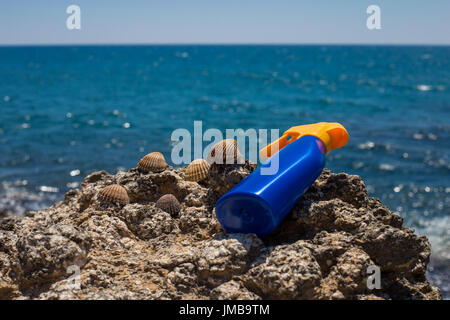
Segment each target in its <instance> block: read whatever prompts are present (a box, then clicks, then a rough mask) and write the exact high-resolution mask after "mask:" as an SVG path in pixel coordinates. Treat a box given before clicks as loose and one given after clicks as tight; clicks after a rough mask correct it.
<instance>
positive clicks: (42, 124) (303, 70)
mask: <svg viewBox="0 0 450 320" xmlns="http://www.w3.org/2000/svg"><path fill="white" fill-rule="evenodd" d="M0 108H1V112H0V211H4V212H9V213H14V214H19V215H20V214H22V213H23V211H24V210H26V209H38V208H42V207H45V206H47V205H49V204H50V203H51V202H53V201H55V200H60V199H62V198H63V194H64V192H66V191H67V190H68V189H70V188H76V187H77V186H78V184H79V182H80V181H82V179H83V177H84V176H85V175H87V174H89V173H90V172H92V171H95V170H99V169H106V170H108V171H110V172H116V171H117V170H118V169H120V168H130V167H135V166H136V163H137V161H138V160H139V159H140V158H141V157H142V156H143V155H145V154H147V153H149V152H151V151H161V152H163V153H164V154H165V155H166V158H168V159H170V152H171V148H172V143H171V139H170V138H171V137H170V135H171V133H172V131H173V130H174V129H177V128H186V129H189V130H192V129H193V121H194V120H202V121H203V128H204V129H207V128H219V129H221V130H225V129H226V128H243V129H248V128H256V129H260V128H279V129H280V130H281V131H283V130H285V129H287V128H289V127H291V126H294V125H299V124H307V123H313V122H319V121H333V122H334V121H337V122H340V123H342V124H343V125H344V126H345V127H346V128H347V129H348V131H349V133H350V141H349V144H348V145H347V146H346V147H345V148H342V149H339V150H336V151H334V152H332V153H330V154H329V157H328V163H327V167H329V168H330V169H332V170H334V171H345V172H348V173H352V174H358V175H361V176H362V177H363V179H364V181H365V182H366V185H367V188H368V191H369V193H370V195H371V196H376V197H379V198H380V199H381V200H382V201H383V202H384V203H385V204H386V205H388V206H389V207H390V208H391V209H392V210H393V211H395V212H398V213H399V214H401V215H402V216H403V217H404V219H405V224H406V225H407V226H408V227H412V228H415V229H416V231H417V232H418V233H419V234H421V235H426V236H428V237H429V239H430V241H431V243H432V247H433V253H432V263H431V265H430V272H429V277H430V279H431V280H432V281H433V282H434V283H435V284H437V285H438V286H439V287H441V289H443V292H444V294H445V295H446V297H447V298H448V297H449V295H450V282H449V280H450V262H449V261H450V231H449V225H450V224H449V223H450V210H449V208H450V183H449V181H450V151H449V147H450V143H449V141H450V47H425V46H424V47H418V46H417V47H413V46H411V47H409V46H78V47H0Z"/></svg>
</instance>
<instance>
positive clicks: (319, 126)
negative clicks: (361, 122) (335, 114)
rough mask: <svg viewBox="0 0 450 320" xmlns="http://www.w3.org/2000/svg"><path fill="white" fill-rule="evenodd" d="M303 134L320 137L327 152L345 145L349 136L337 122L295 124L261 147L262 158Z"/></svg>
mask: <svg viewBox="0 0 450 320" xmlns="http://www.w3.org/2000/svg"><path fill="white" fill-rule="evenodd" d="M303 136H314V137H316V138H319V139H320V140H321V141H322V142H323V144H324V145H325V148H326V152H327V153H328V152H330V151H331V150H334V149H337V148H340V147H343V146H345V145H346V144H347V142H348V138H349V136H348V132H347V130H345V128H344V126H343V125H341V124H340V123H337V122H318V123H314V124H307V125H302V126H295V127H292V128H290V129H288V130H287V131H285V132H284V133H283V135H282V136H281V138H280V139H278V140H277V141H275V142H273V143H271V144H269V145H268V146H266V147H265V148H263V149H261V150H260V151H259V153H260V156H261V158H262V159H267V158H270V157H271V156H272V155H274V154H275V153H277V152H278V151H279V150H281V149H283V148H284V147H285V146H287V145H288V144H289V143H291V142H292V141H295V140H297V139H299V138H301V137H303Z"/></svg>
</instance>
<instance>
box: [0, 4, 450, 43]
mask: <svg viewBox="0 0 450 320" xmlns="http://www.w3.org/2000/svg"><path fill="white" fill-rule="evenodd" d="M70 5H78V6H79V7H80V9H81V29H80V30H69V29H68V28H67V27H66V20H67V18H68V17H69V14H67V13H66V8H67V7H68V6H70ZM370 5H378V6H379V7H380V9H381V15H380V18H381V19H380V20H381V29H379V30H369V29H368V28H367V26H366V20H367V18H368V17H369V14H367V13H366V9H367V7H368V6H370ZM180 43H182V44H441V45H450V0H429V1H425V0H369V1H366V0H341V1H337V0H326V1H325V0H314V1H312V0H126V1H125V0H114V1H112V0H109V1H108V0H70V1H66V0H33V1H32V0H1V1H0V45H33V44H61V45H62V44H180Z"/></svg>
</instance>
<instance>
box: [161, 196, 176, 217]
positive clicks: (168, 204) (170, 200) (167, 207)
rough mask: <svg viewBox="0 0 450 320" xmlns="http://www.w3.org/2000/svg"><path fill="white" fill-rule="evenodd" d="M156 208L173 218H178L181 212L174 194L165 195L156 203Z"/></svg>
mask: <svg viewBox="0 0 450 320" xmlns="http://www.w3.org/2000/svg"><path fill="white" fill-rule="evenodd" d="M155 206H156V207H157V208H160V209H161V210H163V211H165V212H167V213H169V214H170V215H171V216H176V215H177V214H178V213H179V212H180V210H181V205H180V203H179V202H178V200H177V198H176V197H175V196H174V195H173V194H165V195H163V196H162V197H161V198H159V199H158V201H156V203H155Z"/></svg>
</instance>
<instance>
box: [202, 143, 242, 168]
mask: <svg viewBox="0 0 450 320" xmlns="http://www.w3.org/2000/svg"><path fill="white" fill-rule="evenodd" d="M207 160H208V163H209V164H213V163H216V164H234V163H240V162H241V161H242V160H243V157H242V155H241V153H240V152H239V149H238V143H237V141H236V140H233V139H225V140H222V141H220V142H218V143H216V144H215V145H214V146H213V147H212V148H211V150H210V151H209V155H208V157H207Z"/></svg>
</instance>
